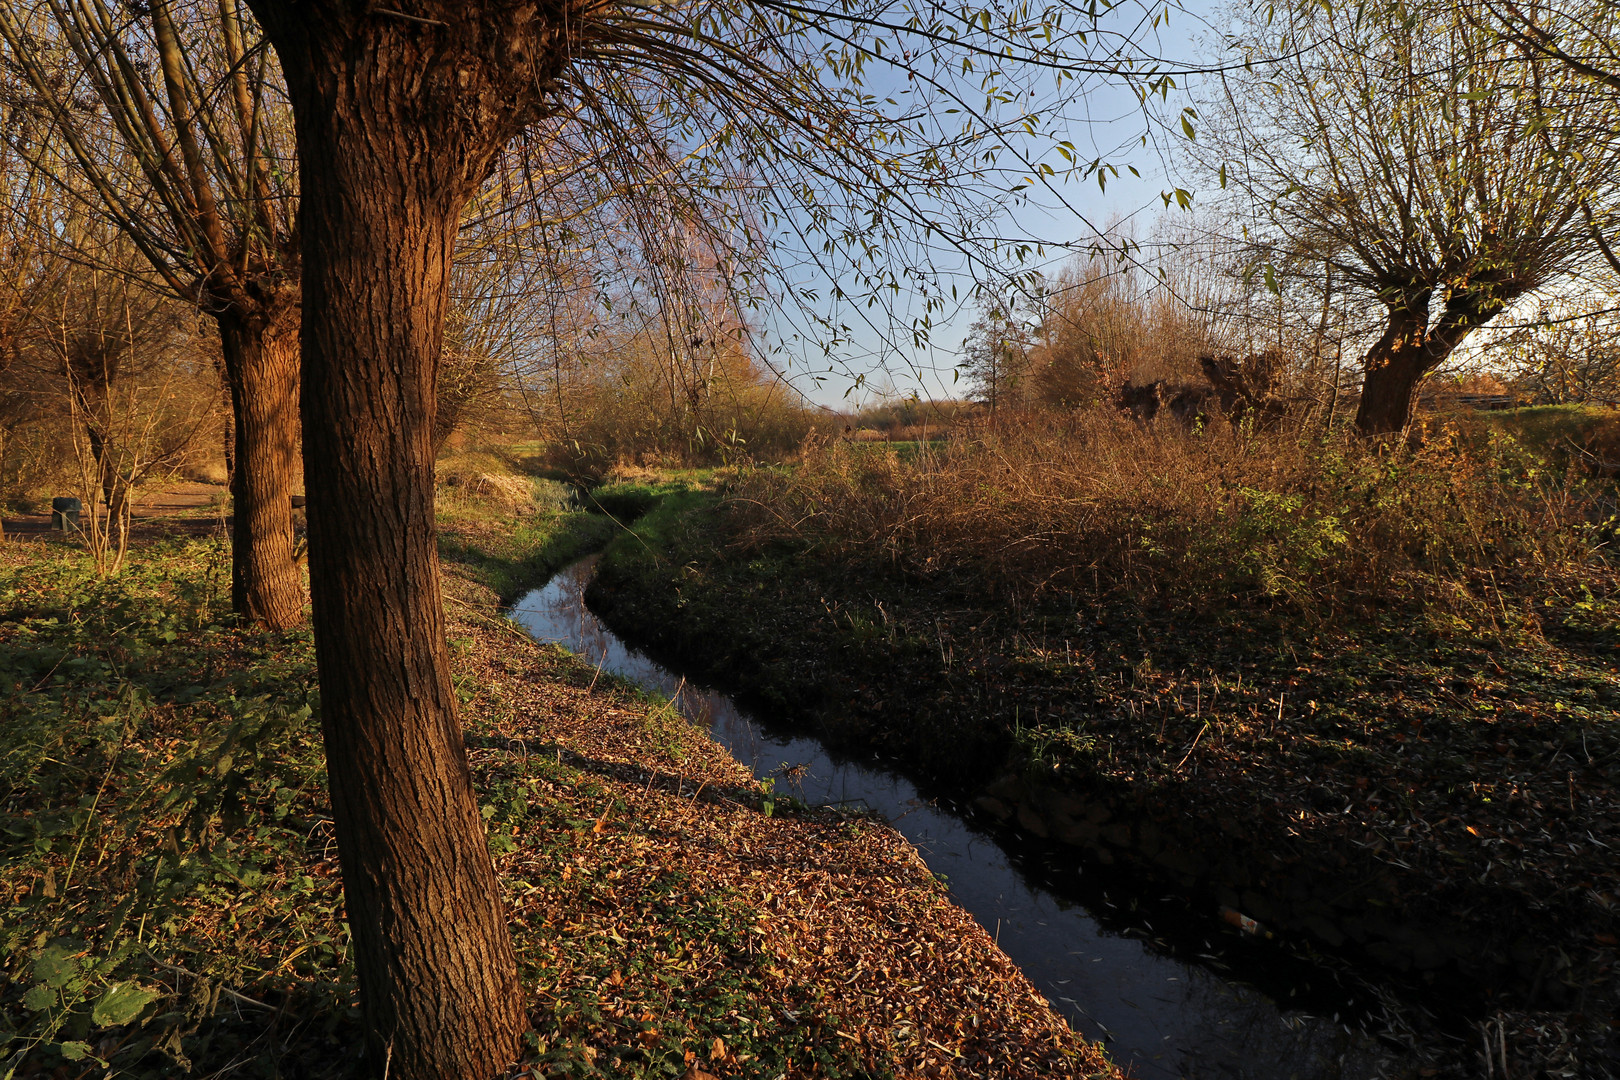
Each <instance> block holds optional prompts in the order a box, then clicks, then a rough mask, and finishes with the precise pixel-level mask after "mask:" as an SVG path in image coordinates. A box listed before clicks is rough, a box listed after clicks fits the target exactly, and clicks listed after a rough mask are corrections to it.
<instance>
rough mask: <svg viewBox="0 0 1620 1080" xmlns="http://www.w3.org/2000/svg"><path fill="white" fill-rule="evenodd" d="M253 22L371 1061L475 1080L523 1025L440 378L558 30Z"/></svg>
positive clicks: (341, 839)
mask: <svg viewBox="0 0 1620 1080" xmlns="http://www.w3.org/2000/svg"><path fill="white" fill-rule="evenodd" d="M255 7H256V9H257V10H258V13H259V15H260V18H261V20H262V22H263V23H264V24H265V26H266V27H267V28H268V29H269V31H270V36H271V39H272V41H274V43H275V45H276V48H277V52H278V54H279V56H280V58H281V62H282V67H283V69H284V71H285V72H286V74H287V80H288V86H289V91H290V94H291V97H292V101H293V109H294V115H295V118H296V121H297V129H298V151H299V160H300V163H301V182H302V186H303V190H302V196H301V199H302V201H301V205H300V229H301V232H302V238H303V256H302V266H303V279H302V280H303V297H304V307H303V335H302V337H303V360H304V365H303V389H302V396H301V400H302V413H303V421H304V475H305V479H306V486H307V495H308V503H307V506H308V512H309V531H310V535H309V541H310V542H309V571H310V592H311V599H312V602H313V607H314V628H315V642H316V659H317V663H318V665H319V672H320V680H321V722H322V727H323V731H324V735H325V740H326V754H327V771H328V776H329V777H330V785H331V792H332V808H333V816H334V819H335V824H336V830H337V839H338V849H339V854H340V856H341V860H342V865H343V886H344V903H345V907H346V909H347V914H348V921H349V926H350V929H351V932H352V933H353V936H354V950H355V968H356V972H357V974H358V976H359V982H360V997H361V1007H362V1009H363V1012H364V1017H365V1024H366V1027H367V1030H368V1034H369V1039H370V1048H371V1060H372V1061H373V1063H374V1065H375V1067H376V1068H378V1069H380V1068H381V1067H382V1062H384V1061H387V1062H388V1070H389V1075H390V1076H392V1077H396V1078H398V1080H428V1078H432V1080H440V1078H442V1080H452V1078H454V1080H473V1078H482V1077H487V1076H490V1075H492V1074H494V1073H495V1072H497V1071H499V1070H500V1069H502V1068H504V1067H505V1066H506V1065H508V1064H509V1063H510V1062H511V1061H512V1060H513V1059H514V1058H515V1057H516V1056H517V1052H518V1046H519V1036H520V1034H521V1033H522V1031H523V1030H524V1028H525V1026H526V1023H525V1010H524V997H523V992H522V988H521V986H520V984H519V981H518V975H517V962H516V958H515V956H514V953H513V949H512V942H511V937H510V934H509V932H508V929H507V925H506V911H505V906H504V903H503V901H502V899H501V894H500V889H499V886H498V884H497V882H496V878H495V872H494V867H493V865H492V863H491V860H490V855H489V849H488V845H487V841H486V839H485V835H484V828H483V821H482V818H481V817H480V816H479V813H478V806H477V802H476V799H475V797H474V793H473V788H472V779H471V775H470V773H469V771H468V767H467V760H466V754H465V750H464V748H463V744H462V730H461V725H460V722H459V720H458V717H457V710H456V697H455V692H454V689H453V687H452V685H451V682H450V669H449V659H448V654H447V652H446V648H445V639H444V609H443V603H442V600H441V597H440V592H439V564H438V554H437V548H436V529H435V522H434V503H433V490H434V489H433V470H434V464H433V461H434V454H433V434H434V421H435V413H436V394H437V369H438V363H439V356H440V351H441V348H442V346H443V337H444V316H445V312H446V307H447V304H448V293H449V280H450V268H451V255H452V250H453V246H454V242H455V237H456V230H457V226H458V224H459V219H460V215H461V210H462V207H463V206H464V204H465V202H466V200H467V198H468V197H469V196H470V195H471V194H472V193H473V191H474V190H475V188H476V186H477V185H478V183H479V182H480V181H481V180H482V179H483V177H484V176H486V175H487V174H488V171H489V168H490V166H491V163H492V161H493V158H494V155H495V154H496V152H497V151H498V150H499V149H500V147H501V146H502V145H503V144H504V142H505V141H506V139H508V138H509V137H510V136H511V135H512V134H513V133H514V132H515V131H516V130H517V129H518V128H519V127H520V126H521V117H522V116H523V115H525V112H524V108H525V106H524V102H525V101H526V100H527V101H530V102H532V100H533V98H534V96H535V95H538V94H540V93H541V92H542V91H543V87H544V84H545V81H546V80H545V79H544V78H543V77H542V76H541V74H540V73H539V72H537V70H536V69H535V67H534V66H533V60H534V58H535V56H536V53H537V52H541V53H542V55H543V51H542V50H537V49H536V44H537V43H536V42H535V40H534V32H535V28H536V27H537V26H538V27H541V28H544V27H545V26H547V25H549V24H547V23H546V22H545V21H544V19H543V18H541V17H540V16H539V15H537V13H536V12H535V10H534V9H533V8H532V7H529V6H525V5H506V4H490V5H487V10H486V8H484V7H481V8H480V9H479V12H478V13H475V14H469V13H468V12H467V10H466V9H465V8H463V7H461V6H452V5H445V6H443V7H436V6H434V5H417V8H416V11H415V12H413V14H412V16H411V17H410V18H409V19H400V18H393V17H389V16H387V15H377V14H373V13H370V12H366V11H363V10H361V9H359V8H358V7H355V8H350V7H348V6H345V5H341V4H336V3H333V4H322V3H304V4H299V5H284V4H278V3H270V2H267V0H266V2H259V3H256V4H255ZM424 20H428V21H424ZM424 28H427V29H424Z"/></svg>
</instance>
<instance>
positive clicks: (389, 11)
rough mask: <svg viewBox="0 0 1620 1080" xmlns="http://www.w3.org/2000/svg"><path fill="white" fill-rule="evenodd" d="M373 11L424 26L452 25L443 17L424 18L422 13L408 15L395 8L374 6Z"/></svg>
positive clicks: (376, 13) (373, 12) (374, 13)
mask: <svg viewBox="0 0 1620 1080" xmlns="http://www.w3.org/2000/svg"><path fill="white" fill-rule="evenodd" d="M371 13H372V14H373V15H387V16H388V17H389V18H392V19H404V20H405V21H406V22H413V23H421V24H422V25H423V26H449V25H450V24H449V23H447V22H445V21H443V20H442V19H424V18H422V17H421V16H420V15H407V14H405V13H404V12H403V11H395V10H394V9H393V8H380V7H374V8H372V9H371Z"/></svg>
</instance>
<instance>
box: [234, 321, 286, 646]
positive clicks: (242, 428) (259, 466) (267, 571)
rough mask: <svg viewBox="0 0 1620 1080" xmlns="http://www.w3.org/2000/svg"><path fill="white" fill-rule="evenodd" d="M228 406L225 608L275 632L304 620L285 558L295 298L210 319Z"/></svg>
mask: <svg viewBox="0 0 1620 1080" xmlns="http://www.w3.org/2000/svg"><path fill="white" fill-rule="evenodd" d="M217 322H218V324H219V339H220V346H221V352H222V353H223V354H224V359H225V372H226V376H227V379H228V393H229V398H230V401H231V404H232V409H231V421H230V422H231V432H232V434H231V437H230V438H229V439H227V441H226V445H227V447H228V448H229V451H230V459H229V460H228V462H227V466H228V469H229V472H230V483H231V505H232V510H231V513H232V517H231V551H232V558H231V607H232V609H233V610H235V612H236V613H237V614H238V615H239V616H241V617H242V618H244V619H247V620H248V621H250V622H254V623H258V624H261V625H264V626H268V627H271V628H274V629H277V630H282V629H286V628H287V627H290V626H295V625H297V624H298V623H299V622H302V621H303V617H304V586H303V581H302V580H301V576H300V574H299V572H298V566H297V563H296V562H295V561H294V559H293V520H292V495H293V479H294V471H295V465H296V461H295V457H294V455H295V454H296V453H297V440H296V437H295V433H296V432H297V430H298V427H297V425H298V365H299V358H298V323H299V318H298V298H297V294H296V293H295V292H285V291H284V292H275V293H272V294H270V295H269V296H267V297H266V298H264V299H263V300H262V301H259V302H249V303H245V304H237V305H233V306H231V307H229V308H226V309H225V310H224V311H223V312H221V313H220V314H219V315H218V316H217Z"/></svg>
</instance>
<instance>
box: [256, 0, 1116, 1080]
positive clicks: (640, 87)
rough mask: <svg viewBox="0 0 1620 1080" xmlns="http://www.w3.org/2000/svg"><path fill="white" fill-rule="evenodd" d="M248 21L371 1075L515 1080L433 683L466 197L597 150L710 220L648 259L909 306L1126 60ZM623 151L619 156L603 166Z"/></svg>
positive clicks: (364, 20)
mask: <svg viewBox="0 0 1620 1080" xmlns="http://www.w3.org/2000/svg"><path fill="white" fill-rule="evenodd" d="M251 3H252V6H253V8H254V11H255V12H256V14H257V15H258V17H259V20H260V22H261V23H262V24H263V25H264V26H265V28H266V30H267V32H268V34H269V36H270V38H271V40H272V41H273V42H274V45H275V48H276V51H277V53H278V55H279V57H280V62H281V67H282V70H283V71H284V73H285V77H286V80H287V87H288V92H289V95H290V98H291V101H292V106H293V111H294V115H295V118H296V126H297V135H298V152H299V160H300V170H301V171H300V176H301V181H302V192H301V201H300V217H299V228H300V231H301V234H302V243H303V249H302V250H303V263H302V265H303V304H304V306H303V320H304V321H303V332H302V340H303V364H304V366H303V388H302V398H301V400H302V409H303V420H304V457H305V469H306V475H307V476H308V479H309V517H310V556H309V558H310V584H311V594H312V600H313V604H314V624H315V638H316V656H317V661H318V664H319V671H320V679H321V702H322V709H321V722H322V726H323V731H324V736H325V740H326V750H327V760H328V774H329V777H330V783H331V791H332V799H333V812H334V818H335V824H336V832H337V838H338V847H339V853H340V857H341V861H342V866H343V883H344V889H345V903H346V905H347V911H348V919H349V925H350V928H351V930H352V932H353V935H354V946H355V951H354V956H355V963H356V970H357V973H358V976H359V982H360V993H361V1001H362V1007H363V1012H364V1017H365V1023H366V1026H367V1028H368V1031H369V1035H370V1039H371V1047H372V1057H371V1060H372V1061H373V1062H375V1063H376V1067H377V1068H379V1069H381V1068H382V1067H383V1065H382V1063H383V1062H385V1061H386V1062H387V1063H388V1066H387V1067H388V1069H389V1071H390V1075H392V1076H397V1077H401V1078H404V1080H415V1078H421V1077H446V1078H448V1077H455V1078H458V1080H459V1078H466V1077H481V1076H487V1075H490V1074H491V1073H493V1072H494V1071H496V1070H497V1069H499V1068H501V1067H503V1066H504V1065H506V1064H507V1063H508V1062H509V1061H511V1060H512V1058H513V1057H514V1056H515V1054H516V1051H517V1046H518V1037H519V1034H520V1033H521V1031H522V1030H523V1028H524V1025H525V1020H524V1014H523V995H522V992H521V987H520V986H519V984H518V978H517V968H516V964H515V962H514V959H513V953H512V946H511V941H510V937H509V934H508V932H507V928H506V925H505V918H504V914H503V908H502V904H501V900H500V897H499V890H498V887H497V883H496V881H495V877H494V872H493V869H492V867H491V863H490V859H489V855H488V851H487V848H486V846H485V843H484V836H483V828H482V823H481V821H480V819H479V815H478V812H477V807H476V805H475V802H474V796H473V791H472V785H471V781H470V777H469V773H468V769H467V764H466V759H465V754H464V751H463V747H462V733H461V727H460V724H459V722H458V719H457V715H456V703H455V702H456V699H455V694H454V692H453V690H452V687H451V684H450V678H449V663H448V658H447V654H446V650H445V642H444V618H443V608H442V602H441V599H440V593H439V581H438V563H437V554H436V550H435V530H434V518H433V452H432V445H433V426H434V417H435V412H436V396H437V389H438V387H437V372H438V363H439V356H440V351H441V346H442V343H443V335H444V318H445V314H446V304H447V293H448V288H449V284H450V280H451V267H452V254H453V251H454V248H455V244H456V239H457V231H458V226H459V224H460V223H461V221H462V218H463V210H464V208H465V206H466V205H467V203H468V200H469V199H471V198H473V197H474V196H475V194H476V193H477V192H479V191H480V190H481V189H482V188H483V186H484V185H485V183H486V182H487V181H488V179H489V178H490V177H491V175H492V174H493V173H494V172H495V171H496V168H497V165H498V163H499V161H500V160H501V159H502V155H503V154H504V153H508V152H513V153H520V152H521V150H522V148H523V146H524V145H528V146H529V147H531V148H533V147H536V146H538V147H539V148H540V149H541V150H542V151H544V150H545V148H547V147H552V146H557V145H562V144H564V143H565V142H566V140H567V139H569V138H572V139H575V140H577V141H579V142H581V143H582V144H588V145H590V146H593V147H595V150H594V151H593V152H592V153H591V154H586V155H584V156H582V157H581V158H580V159H579V160H580V162H581V163H582V164H583V165H584V166H585V167H586V170H585V171H586V172H587V173H588V172H589V166H590V164H591V162H593V161H603V162H610V161H612V160H614V154H615V153H617V154H619V155H620V156H621V159H622V155H626V154H633V153H641V154H646V155H647V156H646V159H645V161H644V162H643V163H642V164H640V165H637V166H634V167H632V168H631V169H630V174H631V175H635V176H641V177H647V178H651V179H658V178H660V177H662V178H664V180H667V179H668V177H669V176H670V175H675V176H679V177H681V178H683V179H682V180H680V181H679V183H678V184H677V186H681V185H685V184H688V183H689V184H691V185H695V186H693V187H692V188H690V190H694V191H695V190H698V189H702V190H703V191H706V192H709V193H712V194H713V195H714V196H715V197H714V198H713V199H712V200H710V201H709V203H708V204H707V205H708V207H709V208H710V209H712V210H713V212H712V213H702V214H696V215H688V216H683V217H681V218H679V219H676V218H674V217H664V218H662V219H656V220H655V219H652V218H651V217H648V218H647V219H646V223H645V226H644V227H645V229H646V230H647V233H646V234H647V235H649V236H653V235H656V234H657V233H658V230H660V229H663V230H668V229H669V228H671V227H672V226H673V227H681V226H688V227H689V226H691V225H692V223H694V222H705V223H707V224H708V226H709V231H710V233H711V235H712V236H714V237H715V238H716V240H717V244H718V247H717V249H718V250H724V249H727V248H729V249H731V250H743V251H757V250H761V249H764V250H769V245H770V243H773V242H775V241H777V240H779V239H781V238H782V237H783V236H784V235H786V236H787V237H788V238H790V239H795V238H796V242H797V244H798V248H799V250H802V251H805V252H807V253H809V254H811V255H812V256H814V257H817V258H822V259H837V258H840V257H842V256H849V258H848V259H847V260H846V261H845V263H844V265H843V267H842V273H841V275H840V277H839V278H838V280H839V282H840V286H839V287H840V288H841V289H843V290H844V291H846V292H859V293H863V294H872V295H878V296H882V295H888V296H893V295H895V294H897V293H900V292H901V291H902V290H911V291H916V290H921V289H926V288H929V287H930V276H929V274H928V273H927V270H926V265H927V258H926V257H916V258H908V257H907V255H906V254H905V253H901V252H898V251H896V250H895V248H896V245H897V243H899V242H900V241H901V240H904V239H906V238H908V237H909V238H910V239H912V240H914V241H916V246H917V248H918V249H919V250H920V249H923V248H927V247H930V246H933V247H936V248H943V249H947V250H951V251H954V252H956V253H957V254H958V255H960V254H963V253H968V252H969V251H970V249H972V248H973V247H974V246H975V242H974V240H973V239H972V238H973V237H974V235H975V233H974V232H973V231H972V230H973V227H974V225H975V224H976V222H975V221H974V219H973V215H974V214H975V213H976V212H977V211H978V210H979V209H980V206H979V201H978V200H977V199H976V197H975V196H980V197H982V196H984V195H985V194H987V193H988V192H991V191H1000V192H1002V193H1005V190H1006V189H1007V188H1009V187H1017V186H1019V185H1021V184H1024V183H1035V182H1038V181H1040V180H1041V179H1043V178H1044V177H1045V176H1047V175H1050V174H1052V173H1053V172H1055V171H1056V167H1055V166H1053V165H1051V164H1049V163H1047V162H1046V161H1045V160H1044V158H1043V159H1039V160H1037V158H1036V157H1035V156H1034V155H1033V154H1032V153H1024V152H1021V151H1020V149H1019V148H1020V146H1021V145H1022V146H1028V145H1029V142H1030V140H1031V139H1033V138H1036V137H1038V133H1039V132H1042V131H1046V130H1057V131H1058V134H1056V135H1054V136H1053V137H1052V142H1053V143H1054V144H1056V143H1061V141H1062V132H1061V125H1062V123H1064V122H1065V121H1066V120H1067V119H1068V117H1067V116H1066V115H1065V114H1064V112H1063V110H1064V108H1065V105H1066V104H1067V103H1074V102H1076V101H1078V100H1079V93H1080V90H1081V86H1080V84H1079V83H1078V82H1077V80H1078V79H1079V77H1081V76H1084V75H1088V74H1097V73H1107V74H1116V75H1128V74H1132V73H1133V58H1132V56H1131V55H1130V52H1131V50H1130V42H1129V40H1128V38H1126V37H1122V36H1121V35H1119V34H1114V33H1111V32H1110V26H1112V25H1114V22H1112V21H1111V20H1116V21H1117V20H1118V19H1119V17H1120V16H1119V12H1118V11H1117V9H1113V8H1110V7H1108V6H1107V5H1104V4H1101V3H1098V4H1095V5H1093V6H1091V7H1078V8H1076V7H1069V6H1052V7H1047V8H1030V7H1029V6H1027V5H1008V6H1006V7H986V8H970V7H957V6H947V5H942V4H934V3H929V2H916V0H871V2H867V3H853V2H841V3H831V4H827V3H821V2H811V3H802V2H797V0H759V2H746V0H717V2H716V0H691V2H674V3H640V2H603V0H556V2H548V3H536V2H534V0H483V2H477V3H450V2H448V0H401V2H400V5H399V6H398V7H392V6H391V7H381V6H376V5H372V4H369V3H362V2H359V0H299V2H296V3H293V2H284V0H251ZM1110 12H1112V14H1110ZM1125 29H1126V30H1130V29H1131V26H1130V25H1128V24H1127V25H1126V26H1125ZM880 70H883V71H886V72H887V74H885V75H884V76H883V77H882V79H879V80H877V81H874V79H876V76H877V73H878V72H879V71H880ZM525 132H527V133H528V134H527V136H526V138H527V143H526V144H525V143H524V142H523V140H521V139H520V136H523V135H524V133H525ZM618 133H630V134H631V135H634V136H635V138H634V139H633V140H627V141H631V142H633V145H628V146H625V147H622V148H619V149H618V150H617V151H615V150H614V149H613V148H612V145H611V144H612V142H613V141H614V138H613V136H615V135H616V134H618ZM1059 154H1064V155H1067V157H1068V160H1071V161H1072V159H1073V158H1074V156H1075V152H1074V150H1073V149H1072V147H1069V146H1066V145H1058V146H1057V147H1056V152H1054V154H1053V157H1054V159H1056V158H1057V156H1058V155H1059ZM544 156H545V154H544V153H542V157H544ZM666 163H668V164H671V165H673V166H675V167H676V172H675V173H674V174H670V173H669V172H668V171H667V170H666V169H665V165H666ZM1064 164H1065V163H1064V162H1063V161H1059V162H1058V166H1062V165H1064ZM575 172H576V174H577V172H578V170H575ZM1009 174H1010V176H1011V178H1010V179H1009V178H1008V176H1009ZM615 179H616V178H615ZM661 182H662V181H661ZM543 186H544V185H543V182H540V183H537V184H536V187H543ZM630 194H632V195H633V194H634V193H633V192H631V193H630ZM699 201H700V202H701V200H699ZM727 207H729V208H731V210H732V211H737V212H736V213H732V212H730V211H728V210H727V209H726V208H727ZM756 241H758V243H756ZM995 243H996V241H995V239H994V238H993V237H987V238H985V239H984V240H983V241H982V245H981V246H982V247H983V248H985V249H989V248H991V247H993V246H994V244H995ZM891 255H892V256H893V257H894V259H893V261H892V262H891V261H890V256H891ZM734 270H735V272H736V273H738V274H739V275H741V276H743V277H744V278H746V275H747V269H746V267H743V266H739V267H736V268H734ZM740 291H741V292H743V293H746V292H747V289H746V288H743V289H742V290H740ZM937 295H938V294H937V293H930V294H929V299H930V301H931V300H932V299H934V298H935V297H936V296H937ZM355 507H365V508H366V512H365V513H363V514H357V513H354V512H353V509H354V508H355Z"/></svg>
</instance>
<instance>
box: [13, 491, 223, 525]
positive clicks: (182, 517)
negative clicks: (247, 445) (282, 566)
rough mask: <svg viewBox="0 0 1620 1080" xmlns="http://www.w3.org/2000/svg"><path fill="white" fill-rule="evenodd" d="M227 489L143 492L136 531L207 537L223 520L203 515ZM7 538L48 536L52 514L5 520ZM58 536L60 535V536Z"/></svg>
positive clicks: (134, 517)
mask: <svg viewBox="0 0 1620 1080" xmlns="http://www.w3.org/2000/svg"><path fill="white" fill-rule="evenodd" d="M227 494H228V489H227V488H226V487H225V486H224V485H222V484H202V483H197V482H195V481H191V480H176V481H174V482H172V483H168V484H163V485H160V486H157V487H153V488H149V489H147V490H145V491H142V492H141V493H140V495H139V496H138V497H137V498H136V500H135V505H134V507H133V508H132V509H131V511H130V517H131V519H132V520H133V522H134V524H135V526H136V528H137V531H138V532H140V533H141V534H143V535H144V534H147V533H163V534H165V535H177V536H178V535H185V536H205V535H207V534H208V533H211V532H213V531H215V530H216V529H217V528H219V526H220V522H221V518H220V516H219V515H218V514H217V513H215V514H208V513H205V512H204V511H206V510H208V509H209V508H210V507H215V506H222V505H223V504H224V500H225V497H226V495H227ZM4 527H5V538H6V539H8V540H12V539H18V538H22V537H28V538H37V537H40V536H47V535H49V534H51V533H53V532H54V531H55V530H53V529H52V528H51V515H50V512H49V511H46V512H45V513H41V514H18V515H16V516H13V517H8V518H6V519H5V520H4ZM58 535H59V534H58Z"/></svg>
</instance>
